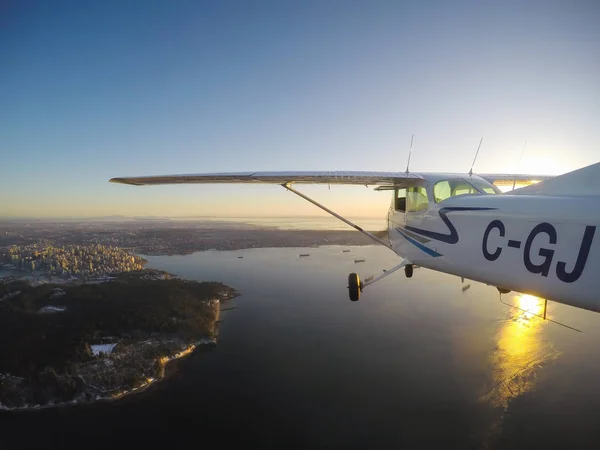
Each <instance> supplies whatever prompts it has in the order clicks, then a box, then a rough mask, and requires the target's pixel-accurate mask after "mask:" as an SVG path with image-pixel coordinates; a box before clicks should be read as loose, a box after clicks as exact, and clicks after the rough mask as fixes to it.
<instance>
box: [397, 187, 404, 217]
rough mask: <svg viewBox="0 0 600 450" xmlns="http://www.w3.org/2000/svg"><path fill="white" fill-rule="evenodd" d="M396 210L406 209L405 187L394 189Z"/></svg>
mask: <svg viewBox="0 0 600 450" xmlns="http://www.w3.org/2000/svg"><path fill="white" fill-rule="evenodd" d="M396 211H401V212H404V211H406V189H396Z"/></svg>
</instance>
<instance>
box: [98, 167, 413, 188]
mask: <svg viewBox="0 0 600 450" xmlns="http://www.w3.org/2000/svg"><path fill="white" fill-rule="evenodd" d="M423 181H424V178H423V177H422V176H420V175H419V174H416V173H414V174H413V173H403V172H363V171H353V172H341V171H334V172H229V173H200V174H188V175H160V176H146V177H120V178H111V179H110V182H111V183H121V184H130V185H133V186H147V185H161V184H215V183H222V184H224V183H249V184H261V183H267V184H269V183H270V184H286V183H306V184H349V185H352V184H354V185H362V186H365V185H367V186H368V185H373V186H401V187H408V186H417V185H419V184H421V183H422V182H423Z"/></svg>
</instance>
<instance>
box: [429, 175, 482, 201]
mask: <svg viewBox="0 0 600 450" xmlns="http://www.w3.org/2000/svg"><path fill="white" fill-rule="evenodd" d="M486 187H487V186H486ZM465 194H480V191H478V190H477V189H476V188H475V186H473V185H472V184H470V183H468V182H466V181H465V180H460V179H458V180H444V181H438V182H437V183H436V184H435V185H434V186H433V196H434V198H435V202H436V203H439V202H441V201H442V200H446V199H447V198H450V197H455V196H457V195H465Z"/></svg>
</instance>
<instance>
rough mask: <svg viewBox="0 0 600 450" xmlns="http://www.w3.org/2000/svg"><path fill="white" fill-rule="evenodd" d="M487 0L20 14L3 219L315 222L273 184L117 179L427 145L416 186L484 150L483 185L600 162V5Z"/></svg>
mask: <svg viewBox="0 0 600 450" xmlns="http://www.w3.org/2000/svg"><path fill="white" fill-rule="evenodd" d="M488 3H489V5H491V2H485V1H483V2H482V1H475V2H460V1H457V2H447V1H437V2H432V1H410V2H402V1H387V2H382V1H363V2H356V1H333V0H332V1H315V2H312V1H237V2H233V1H210V2H209V1H205V2H201V1H166V0H164V1H150V0H144V1H142V0H139V1H126V0H119V1H104V0H103V1H72V2H64V1H39V2H36V1H33V0H30V1H16V0H15V1H12V2H10V1H8V2H3V3H2V4H1V6H0V57H1V61H2V69H1V70H0V105H1V106H0V149H1V154H0V158H1V162H0V217H6V216H66V215H71V216H85V215H110V214H135V215H142V214H147V215H163V214H164V215H179V216H181V215H190V216H191V215H199V214H208V215H211V214H212V215H250V214H253V215H279V214H292V213H299V214H311V213H318V210H316V209H314V207H312V206H311V205H308V204H306V205H305V204H304V203H302V200H300V199H296V198H295V197H292V196H291V194H289V193H286V192H284V191H283V190H282V189H281V188H278V187H276V186H260V187H254V186H253V187H244V186H227V187H215V186H163V187H145V188H136V187H130V186H122V185H114V184H109V183H108V182H107V181H108V179H109V178H111V177H114V176H127V175H155V174H169V173H195V172H211V171H236V170H243V171H246V170H303V169H306V170H404V169H405V165H406V159H407V154H408V146H409V142H410V136H411V134H413V133H414V134H415V145H414V151H413V158H412V163H411V166H412V169H413V170H414V171H458V172H466V171H468V170H469V167H470V164H471V161H472V159H473V156H474V153H475V150H476V148H477V144H478V142H479V139H480V138H481V136H484V143H483V147H482V150H481V153H480V156H479V159H478V161H477V163H476V165H475V171H479V172H515V171H517V170H518V171H520V172H538V173H551V174H555V173H563V172H566V171H569V170H572V169H576V168H579V167H582V166H584V165H587V164H591V163H594V162H597V161H599V160H600V125H599V124H600V82H599V81H598V80H599V79H600V26H599V25H598V24H599V23H600V4H598V2H596V1H594V0H590V1H564V2H556V1H551V0H549V1H539V2H535V1H534V2H531V1H528V2H521V1H517V2H510V1H504V2H494V3H495V5H494V6H489V5H488ZM522 3H526V4H527V5H522ZM525 141H527V142H528V144H527V147H526V150H525V155H524V157H523V160H522V162H521V164H520V166H519V165H518V160H519V154H520V152H521V149H522V147H523V144H524V142H525ZM308 191H309V192H310V193H312V194H314V195H316V196H317V197H318V198H320V199H322V200H323V201H325V202H328V203H329V204H330V206H332V207H336V206H337V209H339V210H340V211H341V212H343V213H345V214H350V215H353V216H360V215H367V216H370V215H373V214H377V213H381V214H384V212H385V211H384V210H385V208H386V205H387V202H388V199H387V196H386V194H382V193H373V192H371V191H368V190H366V189H365V188H361V189H360V190H358V189H357V188H344V187H336V188H332V190H331V191H328V190H327V188H320V187H314V188H308Z"/></svg>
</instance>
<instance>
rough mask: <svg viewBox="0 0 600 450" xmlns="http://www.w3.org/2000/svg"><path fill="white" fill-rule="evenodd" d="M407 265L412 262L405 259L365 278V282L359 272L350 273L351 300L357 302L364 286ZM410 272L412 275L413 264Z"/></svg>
mask: <svg viewBox="0 0 600 450" xmlns="http://www.w3.org/2000/svg"><path fill="white" fill-rule="evenodd" d="M407 265H410V263H409V262H408V261H407V260H404V261H402V262H401V263H400V264H398V265H397V266H395V267H393V268H391V269H390V270H387V271H386V270H384V271H383V273H382V274H381V275H379V276H378V277H376V278H373V277H368V278H365V281H364V282H362V281H360V278H359V277H358V274H356V273H351V274H350V275H348V294H349V295H350V300H352V301H353V302H357V301H358V300H359V299H360V293H361V292H362V291H363V289H364V288H366V287H367V286H370V285H371V284H374V283H377V282H378V281H379V280H382V279H383V278H385V277H387V276H388V275H391V274H392V273H394V272H395V271H396V270H398V269H402V268H403V267H406V266H407ZM410 274H411V276H412V265H411V268H410Z"/></svg>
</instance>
